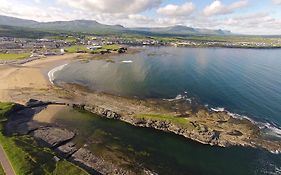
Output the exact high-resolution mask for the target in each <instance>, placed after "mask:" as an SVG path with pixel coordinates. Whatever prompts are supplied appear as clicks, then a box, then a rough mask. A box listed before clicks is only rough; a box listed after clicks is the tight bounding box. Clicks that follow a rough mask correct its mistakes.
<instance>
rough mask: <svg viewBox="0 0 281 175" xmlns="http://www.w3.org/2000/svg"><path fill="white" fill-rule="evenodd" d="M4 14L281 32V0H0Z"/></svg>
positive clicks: (258, 32) (121, 23) (35, 18)
mask: <svg viewBox="0 0 281 175" xmlns="http://www.w3.org/2000/svg"><path fill="white" fill-rule="evenodd" d="M0 15H6V16H13V17H18V18H24V19H31V20H36V21H40V22H49V21H59V20H63V21H64V20H76V19H87V20H96V21H98V22H100V23H103V24H114V25H115V24H120V25H123V26H125V27H166V26H173V25H185V26H188V27H196V28H207V29H223V30H230V31H231V32H233V33H239V34H263V35H272V34H278V35H280V34H281V0H0Z"/></svg>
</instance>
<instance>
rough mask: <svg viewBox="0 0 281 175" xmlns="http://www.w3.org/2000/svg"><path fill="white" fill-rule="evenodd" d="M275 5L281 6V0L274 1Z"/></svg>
mask: <svg viewBox="0 0 281 175" xmlns="http://www.w3.org/2000/svg"><path fill="white" fill-rule="evenodd" d="M272 2H273V3H274V4H277V5H281V0H272Z"/></svg>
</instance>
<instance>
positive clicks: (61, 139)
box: [31, 127, 75, 147]
mask: <svg viewBox="0 0 281 175" xmlns="http://www.w3.org/2000/svg"><path fill="white" fill-rule="evenodd" d="M31 135H33V136H34V137H35V138H36V139H39V140H41V141H43V143H45V144H47V146H49V147H59V146H61V145H62V144H63V143H66V142H68V141H70V140H71V139H73V137H74V136H75V134H74V133H73V132H71V131H68V130H66V129H60V128H56V127H45V128H40V129H37V130H35V131H33V132H32V133H31Z"/></svg>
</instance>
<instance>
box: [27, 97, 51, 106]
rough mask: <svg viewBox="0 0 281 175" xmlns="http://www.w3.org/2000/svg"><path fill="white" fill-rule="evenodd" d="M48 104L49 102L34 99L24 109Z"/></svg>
mask: <svg viewBox="0 0 281 175" xmlns="http://www.w3.org/2000/svg"><path fill="white" fill-rule="evenodd" d="M48 104H50V102H43V101H39V100H35V99H30V100H29V101H28V102H27V103H26V104H25V105H26V107H29V108H30V107H39V106H46V105H48Z"/></svg>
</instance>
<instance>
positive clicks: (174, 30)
mask: <svg viewBox="0 0 281 175" xmlns="http://www.w3.org/2000/svg"><path fill="white" fill-rule="evenodd" d="M0 25H1V26H12V27H24V28H30V29H36V30H41V31H65V32H84V33H102V34H116V33H121V32H122V33H135V34H143V35H230V34H231V32H230V31H224V30H221V29H219V30H209V29H198V28H192V27H187V26H183V25H176V26H170V27H156V28H125V27H123V26H121V25H105V24H101V23H99V22H97V21H94V20H73V21H55V22H37V21H33V20H26V19H19V18H14V17H8V16H0Z"/></svg>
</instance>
